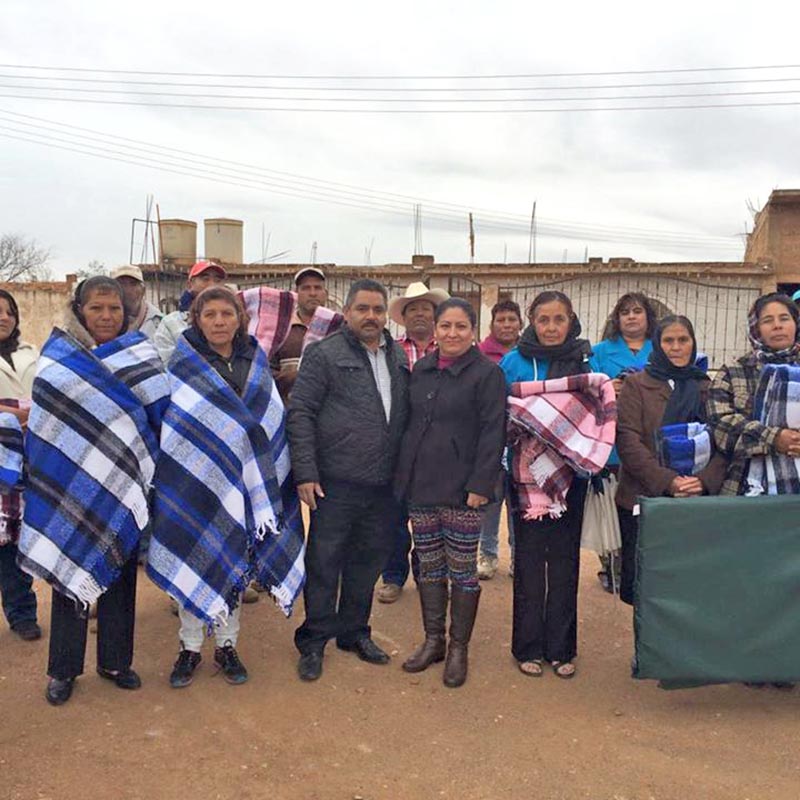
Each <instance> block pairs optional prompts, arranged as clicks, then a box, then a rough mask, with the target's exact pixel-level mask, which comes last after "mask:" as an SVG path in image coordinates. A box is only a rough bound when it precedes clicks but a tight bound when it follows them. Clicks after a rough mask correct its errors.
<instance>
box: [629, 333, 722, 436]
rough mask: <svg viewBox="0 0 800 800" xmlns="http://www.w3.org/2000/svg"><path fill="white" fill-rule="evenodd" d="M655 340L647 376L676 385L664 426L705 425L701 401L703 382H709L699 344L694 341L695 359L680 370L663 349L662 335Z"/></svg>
mask: <svg viewBox="0 0 800 800" xmlns="http://www.w3.org/2000/svg"><path fill="white" fill-rule="evenodd" d="M658 333H659V335H657V336H654V337H653V352H652V353H650V358H649V360H648V362H647V365H646V366H645V368H644V369H645V372H646V373H647V374H648V375H651V376H652V377H653V378H655V379H656V380H659V381H672V384H673V389H672V394H670V396H669V400H668V401H667V407H666V408H665V409H664V416H663V417H662V419H661V425H662V426H663V425H675V424H676V423H679V422H681V423H682V422H704V421H705V408H704V406H703V402H702V400H701V399H700V381H701V380H705V379H706V378H707V376H706V374H705V372H703V370H701V369H700V367H697V366H695V361H696V360H697V342H696V341H694V340H692V357H691V359H690V360H689V363H688V364H687V365H686V366H685V367H676V366H675V365H674V364H673V363H672V362H671V361H670V360H669V358H667V354H666V353H665V352H664V351H663V349H662V348H661V335H660V331H659V332H658Z"/></svg>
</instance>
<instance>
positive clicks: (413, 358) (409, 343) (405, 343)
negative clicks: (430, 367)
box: [395, 334, 436, 369]
mask: <svg viewBox="0 0 800 800" xmlns="http://www.w3.org/2000/svg"><path fill="white" fill-rule="evenodd" d="M395 341H396V342H397V343H398V344H399V345H401V347H402V348H403V350H405V351H406V357H407V358H408V368H409V369H414V364H416V363H417V361H419V360H420V359H421V358H422V357H423V356H427V355H428V354H429V353H432V352H433V351H434V350H435V349H436V342H435V340H433V339H431V340H430V341H429V342H428V344H427V345H426V346H425V349H424V350H420V349H419V347H417V343H416V342H415V341H414V340H413V339H409V337H408V336H407V335H406V334H403V335H402V336H400V337H398V338H397V339H396V340H395Z"/></svg>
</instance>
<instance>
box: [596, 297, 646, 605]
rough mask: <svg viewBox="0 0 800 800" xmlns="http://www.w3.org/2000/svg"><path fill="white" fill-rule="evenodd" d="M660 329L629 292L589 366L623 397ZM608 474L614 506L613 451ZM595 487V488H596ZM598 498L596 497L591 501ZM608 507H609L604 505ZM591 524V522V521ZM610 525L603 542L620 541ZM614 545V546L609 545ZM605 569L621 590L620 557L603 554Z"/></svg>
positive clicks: (606, 489)
mask: <svg viewBox="0 0 800 800" xmlns="http://www.w3.org/2000/svg"><path fill="white" fill-rule="evenodd" d="M655 328H656V312H655V309H654V308H653V304H652V303H651V302H650V299H649V298H648V297H647V296H646V295H645V294H643V293H642V292H628V293H627V294H624V295H622V297H620V298H619V300H617V302H616V304H615V305H614V308H613V309H612V311H611V314H610V315H609V318H608V321H607V322H606V326H605V328H604V330H603V338H602V341H600V342H598V343H597V344H595V345H594V346H593V347H592V355H591V356H590V358H589V365H590V366H591V368H592V372H602V373H604V374H605V375H608V377H609V378H611V379H612V380H613V381H614V391H615V392H616V393H617V396H619V393H620V391H621V390H622V385H623V381H624V380H625V378H626V377H627V376H628V375H629V374H633V373H636V372H640V371H641V370H642V369H644V366H645V364H647V359H648V358H649V357H650V353H651V352H652V351H653V343H652V341H651V339H652V337H653V332H654V331H655ZM607 470H608V473H609V474H608V475H607V476H606V477H604V478H603V481H602V485H601V486H598V489H597V490H598V491H600V490H601V491H602V493H603V494H604V495H606V496H608V497H609V498H610V502H611V503H613V500H614V496H615V495H616V491H617V472H618V471H619V457H618V455H617V451H616V450H613V451H612V453H611V457H610V458H609V459H608V464H607ZM592 488H594V485H593V487H592ZM594 499H596V495H595V496H592V497H590V498H589V499H588V500H587V503H588V502H589V501H590V500H594ZM602 508H608V506H602ZM592 519H596V524H603V521H604V518H603V517H602V516H600V517H597V518H592ZM587 523H588V520H587ZM605 524H606V525H613V530H610V531H603V534H604V535H602V537H601V540H600V541H603V542H605V541H607V540H609V538H613V539H614V540H615V541H619V530H618V524H617V523H616V522H615V521H614V520H613V515H612V517H611V520H610V522H609V521H608V520H607V519H606V520H605ZM607 546H610V545H607ZM600 564H601V569H600V571H599V572H598V573H597V577H598V578H599V579H600V583H601V584H602V586H603V588H604V589H605V590H606V591H607V592H609V593H612V592H614V591H615V587H616V590H617V591H618V590H619V587H618V585H617V581H618V579H619V571H620V565H619V554H614V555H611V554H609V555H602V554H601V555H600Z"/></svg>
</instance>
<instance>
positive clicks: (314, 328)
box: [239, 286, 344, 358]
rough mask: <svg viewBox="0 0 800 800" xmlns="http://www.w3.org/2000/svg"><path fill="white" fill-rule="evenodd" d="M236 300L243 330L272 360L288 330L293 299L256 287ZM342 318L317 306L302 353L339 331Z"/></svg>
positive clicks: (293, 309)
mask: <svg viewBox="0 0 800 800" xmlns="http://www.w3.org/2000/svg"><path fill="white" fill-rule="evenodd" d="M239 298H240V299H241V301H242V303H243V304H244V309H245V311H246V312H247V316H248V317H249V319H250V322H249V324H248V327H247V330H248V333H250V335H251V336H255V337H256V341H257V342H258V343H259V344H260V345H261V347H262V348H263V349H264V352H265V353H266V354H267V357H268V358H272V356H274V355H275V353H277V352H278V350H280V349H281V347H282V346H283V343H284V342H285V341H286V338H287V336H288V335H289V331H290V329H291V327H292V316H293V315H294V312H295V309H296V308H297V295H296V294H295V293H294V292H286V291H281V290H280V289H274V288H272V287H271V286H259V287H257V288H254V289H245V290H244V291H243V292H239ZM343 321H344V317H342V315H341V314H337V313H336V312H335V311H331V310H330V309H329V308H324V307H323V306H318V307H317V309H316V311H315V312H314V316H313V317H312V318H311V322H310V323H309V324H308V331H307V332H306V335H305V338H304V339H303V349H305V348H306V347H307V346H308V345H309V344H311V342H316V341H319V340H320V339H324V338H325V337H326V336H327V335H328V334H329V333H333V332H334V331H335V330H337V329H338V328H340V327H341V325H342V322H343Z"/></svg>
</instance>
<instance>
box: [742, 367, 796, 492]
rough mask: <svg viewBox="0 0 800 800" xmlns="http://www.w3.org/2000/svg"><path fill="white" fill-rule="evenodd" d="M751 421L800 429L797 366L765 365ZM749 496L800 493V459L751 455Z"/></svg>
mask: <svg viewBox="0 0 800 800" xmlns="http://www.w3.org/2000/svg"><path fill="white" fill-rule="evenodd" d="M753 419H756V420H758V421H759V422H762V423H763V424H764V425H767V426H769V427H774V428H794V429H795V430H798V429H800V367H796V366H793V365H791V364H765V365H764V368H763V369H762V370H761V377H760V378H759V381H758V387H757V388H756V394H755V399H754V402H753ZM746 494H747V495H749V496H751V497H752V496H757V495H760V494H800V458H792V457H791V456H787V455H783V454H781V453H771V454H769V455H766V456H754V457H753V458H751V459H750V464H749V466H748V469H747V491H746Z"/></svg>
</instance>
